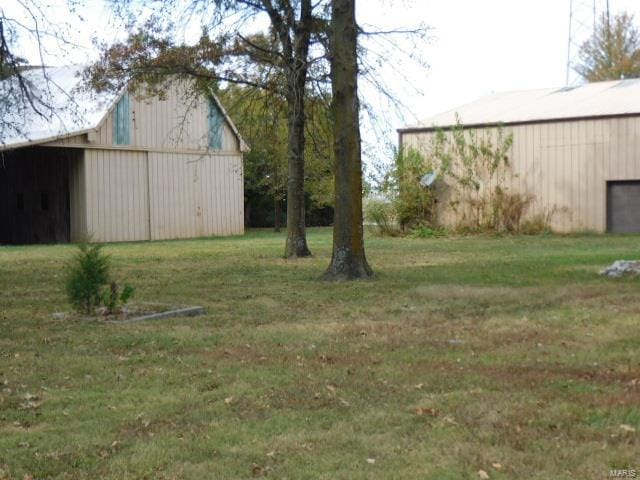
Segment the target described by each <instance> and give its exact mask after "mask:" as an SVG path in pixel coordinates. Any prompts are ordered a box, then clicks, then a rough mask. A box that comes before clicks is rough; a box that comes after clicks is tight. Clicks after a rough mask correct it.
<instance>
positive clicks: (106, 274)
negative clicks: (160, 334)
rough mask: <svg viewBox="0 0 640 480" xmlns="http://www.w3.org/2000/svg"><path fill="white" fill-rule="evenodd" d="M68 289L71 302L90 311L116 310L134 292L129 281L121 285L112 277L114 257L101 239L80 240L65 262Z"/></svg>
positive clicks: (76, 307) (113, 311)
mask: <svg viewBox="0 0 640 480" xmlns="http://www.w3.org/2000/svg"><path fill="white" fill-rule="evenodd" d="M65 290H66V293H67V298H68V299H69V303H70V304H71V305H73V307H74V308H75V309H76V310H77V311H79V312H83V313H85V314H87V315H92V314H94V313H96V310H97V309H99V308H104V313H106V314H108V315H111V314H113V313H116V312H117V311H118V310H119V309H120V308H121V307H122V306H123V305H124V304H126V303H127V302H128V301H129V300H130V299H131V297H132V296H133V294H134V291H135V289H134V288H133V287H132V286H131V285H128V284H125V285H124V286H122V287H121V286H120V285H118V283H117V282H115V281H114V280H113V279H112V278H111V259H110V257H109V256H108V255H107V254H105V253H104V251H103V246H102V245H101V244H99V243H94V244H89V243H80V244H79V245H78V251H77V252H76V253H75V255H74V256H73V258H72V259H71V261H70V262H68V263H67V265H66V277H65Z"/></svg>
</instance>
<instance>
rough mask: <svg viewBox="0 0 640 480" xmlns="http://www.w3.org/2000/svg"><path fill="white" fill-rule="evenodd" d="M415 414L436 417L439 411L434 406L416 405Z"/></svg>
mask: <svg viewBox="0 0 640 480" xmlns="http://www.w3.org/2000/svg"><path fill="white" fill-rule="evenodd" d="M416 415H418V416H419V417H437V416H438V415H440V412H439V411H438V410H436V409H435V408H423V407H418V408H416Z"/></svg>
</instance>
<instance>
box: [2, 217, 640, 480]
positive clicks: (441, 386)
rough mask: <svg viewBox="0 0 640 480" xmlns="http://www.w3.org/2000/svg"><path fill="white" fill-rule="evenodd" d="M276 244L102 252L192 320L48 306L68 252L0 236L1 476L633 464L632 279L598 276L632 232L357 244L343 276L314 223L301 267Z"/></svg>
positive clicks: (372, 472)
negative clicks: (360, 257) (370, 268)
mask: <svg viewBox="0 0 640 480" xmlns="http://www.w3.org/2000/svg"><path fill="white" fill-rule="evenodd" d="M283 238H284V233H282V234H280V235H277V234H273V233H271V232H253V233H250V234H248V235H247V236H245V237H235V238H229V239H226V238H215V239H208V240H205V239H202V240H189V241H167V242H151V243H146V242H145V243H129V244H118V245H109V246H108V252H109V253H110V254H111V256H112V264H113V271H114V274H116V273H117V275H118V276H119V277H120V276H122V278H128V279H130V280H131V282H132V283H135V285H136V286H137V288H138V291H139V292H138V293H139V295H140V296H143V297H144V298H148V299H153V300H162V301H164V302H167V303H173V304H192V305H196V304H197V305H203V306H204V307H205V308H206V309H207V311H208V312H209V313H208V314H207V315H204V316H202V317H194V318H177V319H170V320H162V321H151V322H144V323H136V324H128V325H123V324H110V323H104V322H87V321H81V320H77V321H76V320H71V321H69V320H61V319H57V318H53V317H52V316H51V313H52V312H55V311H63V310H67V309H68V305H67V303H66V300H65V299H64V295H63V292H62V288H61V285H60V284H58V283H56V282H52V281H51V279H52V278H55V275H58V274H59V273H60V271H61V269H62V267H63V265H64V264H65V262H66V261H67V259H68V258H69V256H70V255H71V254H72V253H73V251H74V249H75V247H73V246H67V245H59V246H33V247H10V248H9V247H2V248H0V265H2V268H0V285H2V288H0V332H1V334H0V469H2V470H3V472H4V473H3V474H0V476H1V475H4V476H5V478H7V477H8V478H13V479H23V478H30V477H33V478H34V479H41V478H42V479H44V478H52V479H63V478H70V479H75V480H82V479H91V480H94V479H98V478H99V479H105V480H109V479H114V480H115V479H118V480H120V479H123V478H132V479H133V478H135V479H138V478H150V479H166V480H168V479H172V478H176V479H194V478H195V479H198V478H221V479H247V478H254V475H255V478H267V479H269V478H285V477H286V478H291V479H298V478H309V479H316V478H318V479H319V478H336V479H389V478H402V479H414V478H418V479H426V480H430V479H431V480H443V479H449V480H454V479H455V480H458V479H477V478H480V477H479V475H478V471H479V470H484V471H485V472H487V473H488V475H489V476H490V478H491V479H496V480H500V479H525V478H526V479H533V480H556V479H558V480H566V479H569V478H579V479H602V478H606V477H607V476H608V474H609V470H610V469H613V468H625V467H629V468H633V467H635V468H637V466H638V463H637V462H638V455H637V452H638V451H639V449H640V434H639V433H638V432H640V411H639V409H638V405H639V404H640V387H639V381H640V350H639V349H638V348H637V345H638V344H639V342H640V330H639V329H638V312H639V311H640V279H637V278H635V279H634V278H625V279H620V280H608V279H604V278H602V277H600V276H599V275H598V271H599V270H600V269H601V268H602V267H603V266H605V265H609V264H611V263H612V262H613V260H616V259H620V258H629V259H634V258H637V256H638V237H637V236H584V237H581V236H562V237H557V236H553V235H551V236H534V237H525V236H505V237H495V236H480V237H478V236H475V237H469V238H467V237H460V238H456V239H455V240H451V239H438V238H435V239H432V240H429V241H423V240H415V239H405V238H374V239H370V240H369V241H368V242H367V253H368V256H369V257H370V259H371V261H372V262H373V263H375V265H376V272H377V279H376V280H374V281H372V282H366V283H361V282H355V283H346V284H345V283H342V284H331V283H329V284H324V283H323V284H320V283H319V282H318V280H317V277H318V272H319V271H321V270H322V269H323V267H324V266H326V264H327V262H328V258H329V256H330V255H331V247H332V235H331V231H330V230H329V229H321V230H316V229H311V230H310V231H309V241H310V243H311V248H312V249H313V251H314V257H312V258H311V259H309V260H308V261H305V262H287V261H284V260H282V259H281V258H280V253H281V250H282V241H283ZM291 291H295V292H296V295H295V297H292V296H291ZM300 312H304V315H300ZM369 459H370V460H369ZM494 464H495V466H494Z"/></svg>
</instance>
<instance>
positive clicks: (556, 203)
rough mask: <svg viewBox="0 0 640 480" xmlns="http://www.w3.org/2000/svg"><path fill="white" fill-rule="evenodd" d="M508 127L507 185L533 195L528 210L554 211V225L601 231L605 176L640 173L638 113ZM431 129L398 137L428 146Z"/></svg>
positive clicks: (407, 143)
mask: <svg viewBox="0 0 640 480" xmlns="http://www.w3.org/2000/svg"><path fill="white" fill-rule="evenodd" d="M478 132H479V134H481V135H484V134H490V133H487V131H486V130H478ZM507 132H513V137H514V143H513V148H512V150H511V162H512V165H513V172H514V174H515V176H514V177H513V178H512V179H511V180H510V182H511V186H512V187H513V188H514V189H517V190H519V191H521V192H524V193H531V194H533V195H535V198H536V200H535V204H534V205H533V207H532V209H531V213H532V214H544V213H546V212H549V211H552V210H553V211H555V213H554V214H553V216H552V217H551V220H552V222H551V223H552V228H553V229H554V230H557V231H561V232H568V231H580V230H593V231H597V232H604V231H605V230H606V182H607V181H612V180H637V179H640V117H626V118H610V119H592V120H579V121H567V122H549V123H540V124H530V125H518V126H509V127H505V133H507ZM433 135H434V134H433V133H431V132H422V133H403V134H402V143H403V146H404V147H405V148H407V147H413V148H417V149H418V150H421V151H422V152H428V150H429V147H430V145H431V140H432V138H433ZM445 221H446V223H448V224H452V223H453V222H455V217H451V218H447V219H446V220H445Z"/></svg>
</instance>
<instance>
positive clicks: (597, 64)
mask: <svg viewBox="0 0 640 480" xmlns="http://www.w3.org/2000/svg"><path fill="white" fill-rule="evenodd" d="M579 58H580V63H579V64H578V65H576V66H575V70H576V72H578V74H579V75H580V76H582V78H584V79H585V80H586V81H588V82H599V81H604V80H619V79H621V78H638V77H640V31H639V30H638V27H637V26H636V25H635V23H634V19H633V15H630V14H628V13H622V14H620V15H616V16H615V17H614V18H613V20H612V21H611V20H610V19H609V16H608V15H607V14H603V15H602V16H601V17H600V20H599V21H598V24H597V25H596V29H595V31H594V33H593V36H592V37H591V38H590V39H589V40H587V41H586V42H585V43H584V44H583V45H582V47H581V48H580V52H579Z"/></svg>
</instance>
